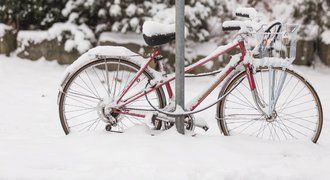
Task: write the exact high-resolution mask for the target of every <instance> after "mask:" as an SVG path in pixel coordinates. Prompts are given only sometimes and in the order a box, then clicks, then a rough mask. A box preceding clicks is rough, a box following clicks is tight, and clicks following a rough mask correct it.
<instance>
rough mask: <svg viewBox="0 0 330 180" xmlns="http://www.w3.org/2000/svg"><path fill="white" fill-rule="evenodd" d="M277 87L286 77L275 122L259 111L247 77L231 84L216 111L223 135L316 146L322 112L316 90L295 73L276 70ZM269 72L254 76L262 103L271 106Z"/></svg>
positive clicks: (260, 71)
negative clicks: (269, 101)
mask: <svg viewBox="0 0 330 180" xmlns="http://www.w3.org/2000/svg"><path fill="white" fill-rule="evenodd" d="M274 70H275V87H274V88H277V87H278V86H279V79H280V78H281V77H282V76H283V75H284V73H286V74H287V77H286V79H285V81H284V85H283V88H282V91H281V94H280V96H279V99H278V101H277V103H276V107H275V110H274V114H273V118H272V119H269V118H266V117H265V116H264V115H262V113H261V112H259V111H258V109H257V107H256V105H255V103H254V100H253V97H252V93H251V91H250V89H249V83H248V80H247V77H246V73H245V72H242V73H240V74H239V75H237V76H235V77H234V78H233V79H232V80H231V81H230V82H228V83H227V84H226V85H225V86H224V88H223V89H222V90H221V92H220V94H219V96H223V94H226V93H227V92H228V91H229V90H230V89H231V88H232V87H234V86H235V85H236V84H237V83H239V84H238V86H237V87H236V88H235V89H234V90H233V91H232V92H230V93H229V94H228V96H226V97H225V98H224V99H223V100H222V101H221V102H219V104H218V107H217V116H218V125H219V128H220V129H221V131H222V132H223V133H224V135H226V136H229V135H243V134H244V135H249V136H254V137H259V138H263V139H271V140H275V141H283V140H290V139H302V140H311V141H312V142H314V143H316V142H317V140H318V138H319V136H320V133H321V129H322V123H323V112H322V106H321V102H320V100H319V97H318V95H317V93H316V92H315V90H314V88H313V87H312V86H311V85H310V84H309V83H308V82H307V81H306V80H305V79H304V78H303V77H302V76H300V75H299V74H297V73H296V72H294V71H292V70H289V69H286V70H283V69H282V68H275V69H274ZM268 72H269V69H268V68H266V67H265V68H260V69H259V70H257V72H256V73H255V74H254V78H255V83H256V89H257V91H258V94H259V97H260V99H261V101H263V102H264V103H265V104H266V106H268V99H269V98H268V97H269V94H270V93H269V86H268V84H269V76H268Z"/></svg>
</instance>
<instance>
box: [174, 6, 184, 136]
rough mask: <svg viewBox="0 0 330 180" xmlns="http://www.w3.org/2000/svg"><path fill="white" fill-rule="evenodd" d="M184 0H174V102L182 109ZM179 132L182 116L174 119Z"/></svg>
mask: <svg viewBox="0 0 330 180" xmlns="http://www.w3.org/2000/svg"><path fill="white" fill-rule="evenodd" d="M184 24H185V18H184V0H175V33H176V34H175V104H176V108H177V107H178V106H181V107H182V109H184V46H185V42H184V39H185V37H184V27H185V25H184ZM175 126H176V129H177V131H178V132H179V133H181V134H184V117H183V116H179V117H176V119H175Z"/></svg>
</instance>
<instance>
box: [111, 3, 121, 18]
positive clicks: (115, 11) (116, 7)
mask: <svg viewBox="0 0 330 180" xmlns="http://www.w3.org/2000/svg"><path fill="white" fill-rule="evenodd" d="M109 14H110V16H111V17H117V16H120V15H121V8H120V6H119V5H118V4H113V5H111V7H110V9H109Z"/></svg>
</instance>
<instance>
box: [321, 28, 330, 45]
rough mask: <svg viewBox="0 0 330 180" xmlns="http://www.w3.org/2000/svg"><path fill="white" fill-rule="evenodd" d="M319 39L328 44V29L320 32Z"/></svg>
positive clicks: (329, 39) (329, 32)
mask: <svg viewBox="0 0 330 180" xmlns="http://www.w3.org/2000/svg"><path fill="white" fill-rule="evenodd" d="M321 39H322V42H324V43H325V44H330V30H325V31H324V32H323V33H322V34H321Z"/></svg>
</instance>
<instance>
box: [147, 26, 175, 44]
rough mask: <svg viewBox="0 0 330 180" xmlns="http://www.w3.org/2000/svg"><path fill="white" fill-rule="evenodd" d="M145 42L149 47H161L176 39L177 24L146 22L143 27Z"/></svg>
mask: <svg viewBox="0 0 330 180" xmlns="http://www.w3.org/2000/svg"><path fill="white" fill-rule="evenodd" d="M142 32H143V38H144V41H145V42H146V43H147V44H148V45H149V46H159V45H162V44H166V43H169V42H171V41H173V40H174V39H175V24H161V23H158V22H154V21H146V22H144V23H143V26H142Z"/></svg>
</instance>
